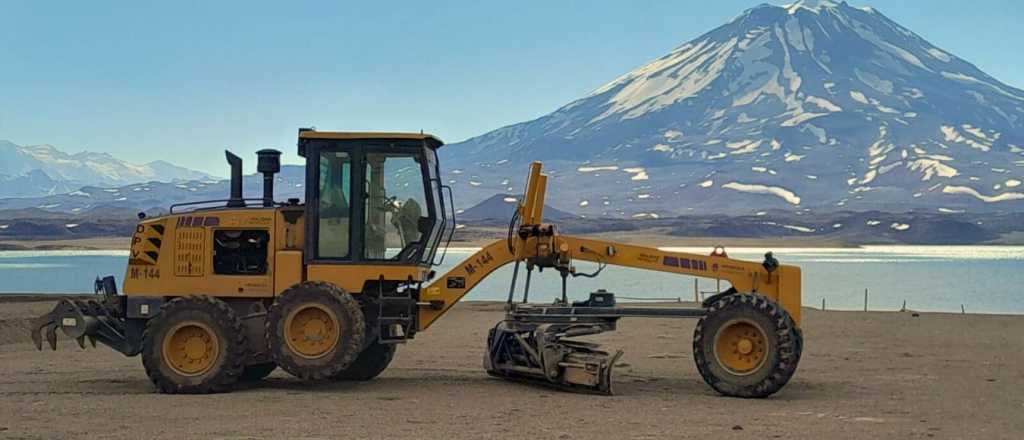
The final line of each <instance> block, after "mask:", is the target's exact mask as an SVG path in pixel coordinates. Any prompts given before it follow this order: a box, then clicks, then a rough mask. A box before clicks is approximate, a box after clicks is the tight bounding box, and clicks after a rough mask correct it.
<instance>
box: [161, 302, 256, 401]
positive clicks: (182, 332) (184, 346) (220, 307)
mask: <svg viewBox="0 0 1024 440" xmlns="http://www.w3.org/2000/svg"><path fill="white" fill-rule="evenodd" d="M247 347H248V343H247V341H246V334H245V332H244V331H242V320H241V319H240V318H239V317H238V315H236V314H235V312H234V311H233V310H232V309H231V307H230V306H228V305H227V304H226V303H225V302H224V301H221V300H219V299H216V298H211V297H208V296H183V297H179V298H175V299H173V300H171V301H168V302H166V303H164V305H163V307H161V310H160V314H159V315H157V316H156V317H155V318H153V319H150V320H149V321H148V322H147V323H146V330H145V333H144V334H143V338H142V365H143V366H144V367H145V368H146V374H147V375H148V376H149V378H150V380H151V381H153V384H154V385H156V387H157V389H158V390H159V391H160V392H162V393H167V394H178V393H181V394H205V393H213V392H220V391H227V390H228V389H229V388H230V387H231V386H232V385H233V384H234V383H235V382H237V381H238V378H239V376H240V375H241V374H242V370H243V368H244V362H245V358H246V348H247Z"/></svg>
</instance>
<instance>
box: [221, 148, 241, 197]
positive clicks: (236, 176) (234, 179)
mask: <svg viewBox="0 0 1024 440" xmlns="http://www.w3.org/2000/svg"><path fill="white" fill-rule="evenodd" d="M224 156H226V157H227V158H228V165H231V198H230V199H228V208H244V207H245V199H243V198H242V158H240V157H238V156H235V155H234V154H231V152H230V151H227V150H224Z"/></svg>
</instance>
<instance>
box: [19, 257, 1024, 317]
mask: <svg viewBox="0 0 1024 440" xmlns="http://www.w3.org/2000/svg"><path fill="white" fill-rule="evenodd" d="M666 249H671V250H679V251H686V252H693V253H698V254H707V253H709V252H710V251H711V249H710V248H666ZM474 251H475V250H473V249H464V248H453V249H449V251H448V256H447V258H446V259H445V264H444V265H442V266H441V267H440V268H438V272H439V273H443V272H444V271H446V270H447V269H449V268H450V267H451V266H453V265H454V264H455V263H457V262H459V261H461V260H462V259H464V258H466V257H468V256H469V255H471V254H472V253H473V252H474ZM765 251H766V250H765V249H752V248H732V249H728V252H729V256H730V257H733V258H740V259H748V260H752V261H761V259H762V258H763V254H764V252H765ZM774 252H775V255H776V257H777V258H778V259H779V260H780V261H781V262H782V263H784V264H795V265H798V266H800V267H801V268H802V269H803V278H804V279H803V285H804V291H803V298H804V305H807V306H812V307H821V302H822V299H824V300H825V303H826V307H827V308H829V309H843V310H860V309H862V308H863V307H864V289H868V300H869V304H868V306H869V308H870V309H872V310H898V309H899V308H900V307H901V306H902V305H903V302H904V301H906V304H907V308H910V309H914V310H922V311H946V312H959V311H960V307H961V305H962V306H963V307H964V308H965V309H966V310H967V312H974V313H1015V314H1022V313H1024V292H1022V291H1021V287H1020V286H1022V285H1024V246H868V247H862V248H841V249H827V248H806V249H775V250H774ZM126 263H127V252H124V251H0V280H2V281H3V282H2V283H0V293H80V292H90V291H91V289H92V281H93V279H95V277H96V276H97V275H114V276H116V277H117V279H118V283H119V284H120V282H121V280H122V279H123V278H124V268H125V264H126ZM577 267H578V270H579V271H581V272H588V271H592V270H593V269H594V266H593V265H590V264H589V263H579V264H578V265H577ZM511 273H512V266H511V265H508V266H506V267H504V268H502V269H501V270H499V271H498V272H497V273H496V274H494V275H492V276H491V277H490V278H488V279H487V280H485V281H484V282H483V283H481V284H480V285H479V286H478V287H477V288H475V289H473V291H472V292H470V294H469V295H468V296H467V298H466V299H469V300H504V299H505V298H506V297H507V295H508V288H509V282H510V280H511ZM522 279H523V278H522V277H520V288H521V286H522ZM532 284H533V286H532V288H531V294H530V299H531V300H532V301H536V302H548V301H551V300H553V299H554V298H556V297H557V296H559V295H560V287H559V285H560V280H559V277H558V275H557V272H554V271H547V272H544V273H543V274H539V275H538V274H536V273H535V274H534V277H533V283H532ZM599 288H603V289H607V290H609V291H611V292H615V293H616V294H617V295H618V296H619V297H620V300H625V299H624V297H630V298H642V299H656V298H660V299H677V298H681V299H684V300H691V299H693V296H694V279H693V278H692V277H682V276H678V275H669V274H663V273H658V272H649V271H642V270H637V269H626V268H620V267H608V268H606V269H605V271H604V272H603V273H602V274H601V276H599V277H598V278H596V279H587V278H577V279H570V281H569V295H570V296H571V297H574V298H585V297H586V295H587V293H588V292H590V291H593V290H597V289H599ZM715 288H716V283H715V281H714V280H704V279H702V280H699V282H698V285H697V289H698V290H699V291H700V292H712V291H714V290H715Z"/></svg>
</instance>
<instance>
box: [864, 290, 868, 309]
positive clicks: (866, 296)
mask: <svg viewBox="0 0 1024 440" xmlns="http://www.w3.org/2000/svg"><path fill="white" fill-rule="evenodd" d="M864 311H865V312H866V311H868V289H864Z"/></svg>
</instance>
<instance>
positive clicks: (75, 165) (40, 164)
mask: <svg viewBox="0 0 1024 440" xmlns="http://www.w3.org/2000/svg"><path fill="white" fill-rule="evenodd" d="M211 178H212V176H210V175H208V174H205V173H201V172H199V171H193V170H190V169H187V168H183V167H179V166H176V165H172V164H170V163H167V162H164V161H154V162H150V163H147V164H143V165H135V164H131V163H128V162H125V161H122V160H119V159H116V158H114V157H113V156H111V155H109V154H106V153H93V152H82V153H77V154H68V153H65V152H63V151H60V150H58V149H57V148H55V147H53V146H51V145H33V146H18V145H15V144H13V143H11V142H9V141H0V183H2V185H0V197H39V196H46V195H51V194H62V193H68V192H72V191H75V190H77V189H79V188H81V187H83V186H87V185H92V186H102V187H113V186H122V185H127V184H132V183H143V182H150V181H161V182H171V181H176V180H207V179H211Z"/></svg>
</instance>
